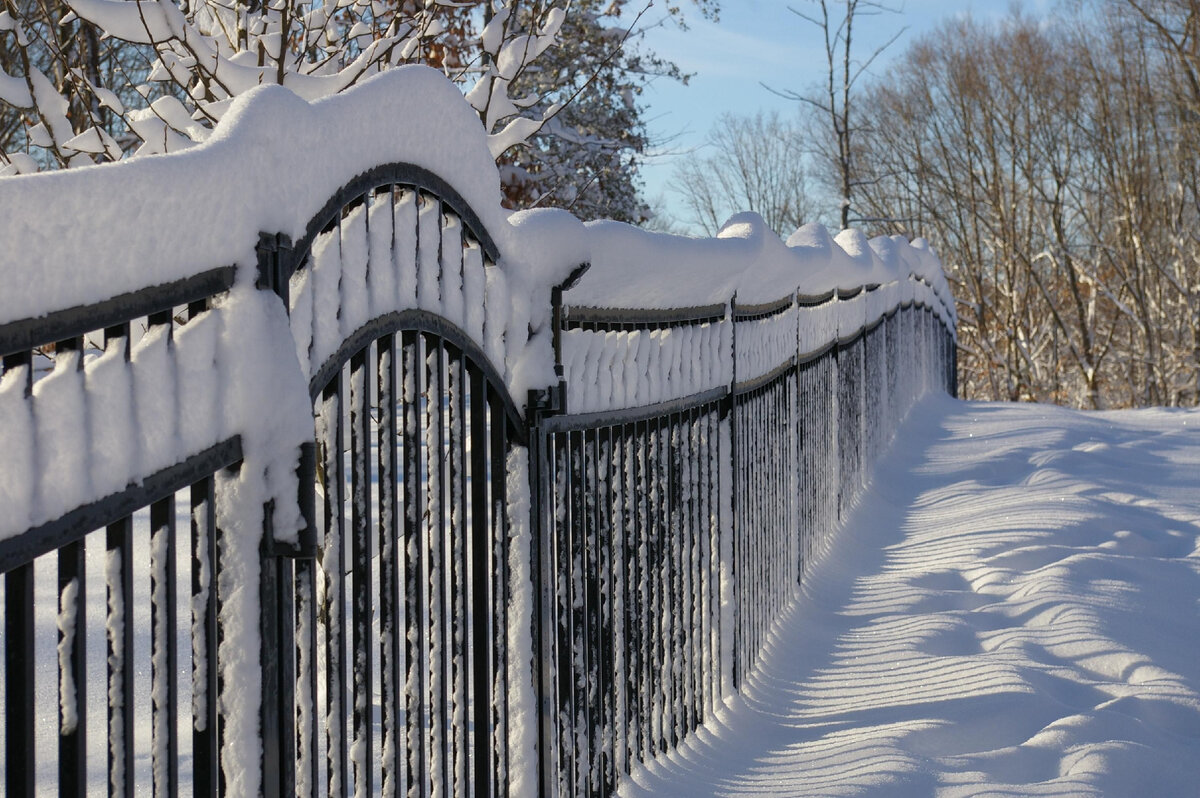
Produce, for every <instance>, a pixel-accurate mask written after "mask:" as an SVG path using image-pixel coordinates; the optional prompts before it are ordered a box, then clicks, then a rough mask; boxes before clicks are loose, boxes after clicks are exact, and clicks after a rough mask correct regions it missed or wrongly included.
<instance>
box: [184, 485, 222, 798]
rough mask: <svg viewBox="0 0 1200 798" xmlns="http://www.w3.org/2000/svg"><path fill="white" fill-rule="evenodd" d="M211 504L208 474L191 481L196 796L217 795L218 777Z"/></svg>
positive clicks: (214, 551)
mask: <svg viewBox="0 0 1200 798" xmlns="http://www.w3.org/2000/svg"><path fill="white" fill-rule="evenodd" d="M215 504H216V503H215V501H214V499H213V479H212V477H209V478H207V479H204V480H201V481H200V482H197V483H196V484H194V485H192V487H191V505H192V512H191V542H192V629H193V635H192V790H193V793H194V794H195V795H196V796H197V797H198V798H199V797H200V796H215V795H217V789H218V786H219V780H220V768H219V758H218V755H219V750H218V748H217V590H216V567H215V566H216V561H217V541H216V509H215Z"/></svg>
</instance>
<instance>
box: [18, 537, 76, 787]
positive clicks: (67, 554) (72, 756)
mask: <svg viewBox="0 0 1200 798" xmlns="http://www.w3.org/2000/svg"><path fill="white" fill-rule="evenodd" d="M84 540H85V539H84V538H80V539H79V540H77V541H75V542H74V543H68V544H67V545H65V546H63V547H62V548H61V549H59V550H58V595H59V602H60V604H59V610H58V611H59V615H60V617H65V618H69V619H70V620H69V622H68V623H67V624H66V625H67V627H68V628H69V629H71V639H70V640H69V641H67V640H64V632H63V628H62V626H61V625H60V627H59V631H58V639H59V645H60V646H61V645H66V646H68V647H69V648H68V651H69V654H68V655H67V663H66V665H67V669H68V673H66V674H60V675H59V706H60V713H61V714H60V717H59V738H58V791H59V795H60V796H68V795H75V796H82V795H86V794H87V734H86V732H87V656H86V645H87V626H86V623H85V613H84V608H85V605H86V601H85V600H86V597H87V571H86V566H85V560H84V550H85V549H84V547H85V544H84ZM59 665H60V667H61V665H62V661H61V658H60V660H59ZM65 685H70V686H71V692H72V694H71V695H66V694H64V690H63V688H64V686H65ZM68 708H69V710H68ZM68 711H69V712H70V715H71V717H70V718H68V717H66V713H67V712H68ZM9 733H10V734H11V728H10V731H9Z"/></svg>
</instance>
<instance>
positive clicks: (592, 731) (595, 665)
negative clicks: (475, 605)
mask: <svg viewBox="0 0 1200 798" xmlns="http://www.w3.org/2000/svg"><path fill="white" fill-rule="evenodd" d="M582 438H583V440H582V443H583V449H582V455H583V457H582V462H581V466H582V471H583V477H584V481H583V496H584V506H583V511H584V513H585V514H586V515H585V517H584V519H585V520H584V529H585V538H584V547H583V549H584V550H583V554H584V556H583V562H584V570H583V579H584V607H585V613H586V628H587V650H588V653H589V657H588V659H589V661H588V664H587V671H586V673H587V686H586V689H587V693H586V696H587V713H588V753H589V767H588V770H589V771H590V773H589V778H588V791H589V793H590V794H592V795H599V794H600V792H601V790H602V786H601V785H602V784H603V780H604V762H603V752H604V738H605V733H606V729H605V717H604V713H603V709H602V708H603V701H602V698H601V696H602V691H603V685H604V667H605V660H604V655H603V651H601V642H600V617H601V609H600V602H601V592H600V578H601V577H600V574H601V571H602V569H603V567H604V566H603V562H604V561H603V558H602V556H601V551H602V549H603V542H602V540H601V534H602V532H601V529H600V523H599V507H598V504H599V501H600V485H599V450H598V440H597V439H598V432H597V431H596V430H587V431H586V432H584V433H583V435H582Z"/></svg>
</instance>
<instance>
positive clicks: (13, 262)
mask: <svg viewBox="0 0 1200 798" xmlns="http://www.w3.org/2000/svg"><path fill="white" fill-rule="evenodd" d="M417 103H420V104H421V107H424V108H430V109H436V110H437V111H438V113H433V112H431V113H428V114H422V115H421V118H419V119H414V117H413V115H412V114H411V112H410V111H411V108H412V107H416V104H417ZM345 119H355V120H362V125H361V128H360V129H357V130H355V131H347V130H346V129H345V128H346V127H347V126H346V125H344V124H341V122H342V120H345ZM222 130H224V131H226V135H224V136H220V137H216V140H215V141H214V142H211V143H210V144H207V145H204V146H201V147H199V148H197V149H195V150H192V151H188V152H185V153H182V154H178V155H171V156H162V157H158V158H147V159H141V160H135V161H132V162H129V163H123V164H116V165H111V166H105V167H99V168H96V169H90V170H82V171H78V172H70V173H62V174H52V175H39V176H33V177H22V178H11V179H6V180H5V181H3V182H0V218H4V219H6V220H7V221H6V222H5V223H4V224H5V231H4V236H3V237H4V240H5V241H6V244H8V251H7V252H6V253H5V254H3V255H0V280H3V284H4V285H5V289H6V290H5V292H4V294H5V297H0V355H2V357H3V361H2V363H3V365H2V371H0V456H2V457H3V461H2V463H0V507H2V508H3V511H2V512H0V516H2V517H0V572H2V573H3V575H4V578H3V585H2V588H0V591H2V593H3V607H4V610H3V613H4V614H3V628H2V635H3V637H2V641H0V644H2V646H3V649H4V661H3V678H2V679H0V691H2V699H0V700H2V701H3V703H4V711H5V723H4V724H3V730H2V731H0V734H2V736H3V746H2V749H3V756H4V760H3V762H4V765H3V773H4V780H5V784H6V790H7V794H8V795H34V794H41V793H42V792H50V791H57V792H58V793H59V794H61V795H84V794H85V793H87V792H88V791H89V789H90V791H91V792H102V791H104V790H105V789H107V790H108V792H109V794H114V795H127V796H132V795H133V794H134V793H135V791H136V790H143V789H146V788H150V787H152V788H153V790H154V793H155V794H169V795H175V794H193V795H216V794H230V795H247V794H255V793H261V794H263V795H267V796H274V795H285V796H290V795H349V794H350V793H351V792H353V793H354V794H356V795H360V794H373V793H380V794H384V795H405V796H426V795H497V796H499V795H514V796H524V795H533V794H540V795H546V796H553V795H561V796H601V795H608V794H610V793H612V792H613V791H614V789H615V787H616V785H617V784H618V782H619V781H620V779H621V778H622V776H623V775H624V774H628V773H629V772H630V770H631V768H633V767H635V766H637V765H638V763H642V762H646V761H648V760H650V759H653V758H654V757H656V756H658V755H660V754H662V753H664V752H666V751H669V750H670V749H672V748H673V747H675V746H677V745H678V744H679V742H680V741H681V740H682V739H683V738H684V737H686V735H688V734H689V733H690V732H692V731H693V730H694V729H696V728H697V727H698V726H699V725H701V724H703V723H704V722H705V720H706V719H707V718H709V717H710V716H711V714H712V713H713V712H714V710H715V709H716V708H717V707H718V706H719V705H720V704H721V703H722V702H723V701H724V700H725V699H726V698H727V697H728V696H730V695H731V693H732V692H734V691H736V690H737V689H738V688H739V686H740V685H741V683H742V682H743V680H744V679H745V677H746V674H747V673H749V672H750V671H752V670H753V669H754V668H755V665H756V660H757V656H758V652H759V650H760V648H761V646H762V644H763V641H764V640H765V638H766V635H767V632H768V630H769V628H770V625H771V623H772V622H773V620H774V619H775V617H776V616H777V614H778V613H779V612H780V610H781V609H782V608H783V607H784V605H785V604H786V603H787V602H788V601H789V600H791V598H792V597H793V596H794V594H795V591H796V590H797V588H798V586H799V585H800V584H801V582H802V580H803V577H804V574H805V572H806V570H807V569H808V568H810V567H811V566H812V563H813V562H814V560H815V558H816V556H817V554H818V553H819V551H820V549H821V547H822V545H823V543H824V541H825V540H827V539H828V537H829V536H830V535H831V534H834V533H835V531H836V530H837V528H838V525H839V523H840V518H841V517H842V516H844V515H845V514H846V513H847V512H848V511H849V510H850V509H851V508H852V506H853V505H854V502H855V498H856V496H857V494H858V492H859V491H860V489H861V488H862V486H863V484H864V483H865V481H866V480H867V479H868V478H869V475H870V468H871V463H872V462H874V460H875V459H876V458H877V457H878V455H879V454H880V453H881V452H882V451H883V450H884V449H885V448H886V447H887V445H888V441H889V439H890V437H891V434H892V432H893V430H894V429H895V427H896V425H897V424H898V423H899V421H900V420H901V419H902V418H903V417H904V414H905V413H906V412H907V410H908V408H909V407H910V406H911V405H912V403H913V401H914V400H915V399H917V398H918V397H920V396H921V395H922V394H923V393H925V392H927V391H930V390H947V391H950V392H953V391H954V384H955V373H954V361H955V355H954V311H953V303H952V298H951V296H950V294H949V292H948V289H947V287H946V283H945V279H944V277H943V276H942V273H941V267H940V265H939V264H938V262H937V259H936V258H935V257H934V256H933V255H932V254H931V253H930V252H929V251H928V249H927V248H926V247H925V246H924V245H923V244H922V243H921V242H917V243H916V244H909V243H907V242H904V241H900V240H892V239H876V240H873V241H870V242H868V241H867V240H866V239H865V238H863V237H862V236H861V235H859V234H857V233H853V232H845V233H842V234H841V235H839V236H838V237H837V239H836V240H834V239H832V238H830V236H829V235H828V234H827V233H825V231H824V230H823V229H822V228H819V227H815V226H808V227H804V228H801V229H800V230H798V231H797V232H796V234H794V235H793V236H792V237H791V238H790V239H789V240H788V242H786V243H785V242H782V241H780V240H779V239H778V238H776V237H775V236H774V235H773V234H771V233H770V232H769V231H767V230H766V229H765V227H764V226H763V224H762V221H761V219H758V218H757V217H756V216H753V215H742V216H738V217H735V218H734V219H732V220H730V222H729V223H728V224H727V225H726V228H725V229H724V230H723V231H722V233H721V235H720V236H718V237H717V238H716V239H711V240H694V239H682V238H674V237H670V236H663V235H656V234H650V233H644V232H642V231H638V230H634V229H632V228H629V227H626V226H624V225H617V224H615V223H596V224H589V225H583V224H581V223H580V222H578V221H577V220H575V219H573V218H572V217H570V216H568V215H567V214H564V213H561V212H530V213H523V214H516V215H514V216H512V217H511V218H510V217H508V216H507V215H506V214H505V213H504V212H503V211H502V210H501V209H500V206H499V201H498V200H499V192H498V185H499V183H498V177H497V174H496V170H495V167H494V166H493V165H492V162H491V159H490V155H489V154H488V153H487V148H486V142H485V141H484V136H483V131H482V130H481V129H480V128H479V126H478V123H477V122H476V121H475V120H474V119H473V117H472V112H471V111H470V109H469V107H467V106H466V104H465V103H464V102H463V101H462V98H461V96H460V95H459V94H458V92H457V90H456V89H455V88H454V87H453V86H451V85H450V84H448V83H447V82H445V81H444V80H443V79H442V78H441V77H440V76H438V75H436V74H435V73H433V72H431V71H429V70H424V69H419V68H417V69H402V70H397V71H395V72H394V73H390V74H385V75H383V76H380V77H378V78H376V79H374V80H372V81H369V82H368V83H367V84H365V85H363V86H362V87H360V88H358V89H355V90H354V91H351V92H349V93H347V94H345V95H342V96H340V97H337V98H334V99H332V100H327V101H323V102H321V103H316V104H313V105H309V104H307V103H304V102H302V101H299V100H297V99H296V98H295V97H293V96H292V95H290V94H289V93H288V92H286V91H283V90H282V89H279V88H277V87H267V88H264V89H263V90H261V91H259V92H257V93H256V94H254V95H253V96H252V98H251V99H250V100H249V101H246V102H243V103H241V104H240V105H239V106H238V107H237V108H235V109H234V110H233V111H232V112H231V113H230V115H229V117H228V118H227V119H226V120H225V121H224V122H222ZM297 131H300V132H297ZM351 134H352V135H353V140H354V144H355V146H351V142H350V141H349V140H346V141H340V140H339V139H338V137H339V136H341V137H343V138H347V137H349V136H351ZM306 137H311V138H306ZM264 141H271V142H273V144H274V146H272V147H270V148H268V149H269V150H270V152H265V151H264V148H263V145H262V142H264ZM317 141H319V142H321V147H320V151H321V152H323V153H329V157H328V159H327V160H326V161H323V162H322V163H320V164H318V165H313V164H311V163H308V162H306V161H305V157H306V156H305V153H308V152H312V151H313V150H312V147H314V146H315V145H314V142H317ZM213 174H219V175H220V176H221V177H220V179H219V180H215V179H214V178H212V175H213ZM178 185H187V186H189V187H190V188H189V192H190V193H189V194H188V196H187V200H186V202H184V201H181V200H180V197H179V192H178V191H177V190H176V186H178ZM264 186H265V188H264ZM112 196H137V197H141V198H143V199H144V200H145V206H146V208H147V210H146V213H147V214H149V217H150V218H148V219H147V218H146V217H143V218H141V219H140V220H138V219H133V218H131V217H130V216H129V215H128V214H125V213H124V212H123V211H122V210H121V209H120V208H116V207H111V206H115V205H116V204H115V203H111V202H106V198H110V197H112ZM228 196H238V197H240V198H241V201H240V202H239V203H232V202H228V203H227V202H224V201H223V199H222V198H223V197H228ZM51 200H54V201H56V202H57V204H56V205H54V207H57V208H58V211H57V216H58V217H59V218H58V219H57V220H56V219H41V218H36V219H31V218H29V214H28V212H27V211H26V212H25V213H24V214H23V215H22V214H19V213H17V212H16V210H15V209H16V208H18V207H50V206H48V205H39V204H38V203H39V202H43V201H46V202H49V201H51ZM8 206H12V207H11V208H10V207H8ZM198 208H199V209H202V210H199V211H198V210H197V209H198ZM6 211H13V212H6ZM197 217H199V218H197ZM64 218H65V219H67V220H68V221H69V223H70V225H69V229H70V233H69V234H67V233H63V229H64V228H63V227H62V226H61V224H59V223H60V222H61V221H62V219H64ZM56 225H57V226H56ZM263 230H267V231H269V232H268V233H261V232H260V231H263ZM81 264H86V267H83V266H81Z"/></svg>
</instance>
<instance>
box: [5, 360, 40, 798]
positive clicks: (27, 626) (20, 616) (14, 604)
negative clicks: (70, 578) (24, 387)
mask: <svg viewBox="0 0 1200 798" xmlns="http://www.w3.org/2000/svg"><path fill="white" fill-rule="evenodd" d="M9 368H12V366H10V365H8V363H7V362H6V364H5V370H8V369H9ZM4 678H5V684H4V701H5V703H4V719H5V730H4V739H5V762H6V763H7V767H6V769H5V770H6V773H5V788H6V790H7V793H6V794H7V795H8V796H10V798H12V797H14V796H20V798H33V795H34V793H35V790H36V778H35V774H36V772H37V768H36V757H35V754H34V750H35V747H34V719H35V716H34V702H33V698H34V695H36V691H35V689H34V656H33V563H32V562H29V563H26V564H25V565H20V566H17V567H16V568H14V569H13V570H11V571H9V572H8V573H7V574H6V575H5V578H4ZM17 763H20V764H19V765H17Z"/></svg>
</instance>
